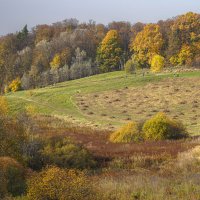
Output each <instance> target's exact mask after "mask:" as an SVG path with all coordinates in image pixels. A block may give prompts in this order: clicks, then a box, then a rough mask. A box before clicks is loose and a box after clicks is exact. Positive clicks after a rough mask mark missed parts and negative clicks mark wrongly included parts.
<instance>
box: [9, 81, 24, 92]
mask: <svg viewBox="0 0 200 200" xmlns="http://www.w3.org/2000/svg"><path fill="white" fill-rule="evenodd" d="M20 89H21V80H20V78H16V79H15V80H13V81H12V82H11V83H10V85H9V86H8V89H7V91H12V92H16V91H18V90H20Z"/></svg>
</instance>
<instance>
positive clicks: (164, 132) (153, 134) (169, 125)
mask: <svg viewBox="0 0 200 200" xmlns="http://www.w3.org/2000/svg"><path fill="white" fill-rule="evenodd" d="M142 130H143V134H144V139H145V140H165V139H179V138H182V137H186V136H187V132H186V130H185V128H184V127H183V125H182V124H181V123H180V122H178V121H176V120H172V119H170V118H169V117H168V116H166V115H165V114H164V113H158V114H156V115H155V116H153V117H152V118H151V119H149V120H147V121H146V122H145V123H144V125H143V128H142Z"/></svg>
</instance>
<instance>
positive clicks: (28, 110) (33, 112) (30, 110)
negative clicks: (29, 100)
mask: <svg viewBox="0 0 200 200" xmlns="http://www.w3.org/2000/svg"><path fill="white" fill-rule="evenodd" d="M25 110H26V113H27V114H28V115H30V116H34V115H36V113H37V108H36V107H35V106H33V105H27V106H26V107H25Z"/></svg>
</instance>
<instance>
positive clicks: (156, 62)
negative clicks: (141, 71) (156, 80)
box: [151, 55, 165, 72]
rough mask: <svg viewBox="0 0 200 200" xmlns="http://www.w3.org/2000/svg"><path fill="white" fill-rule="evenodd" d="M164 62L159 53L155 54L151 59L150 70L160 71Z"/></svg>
mask: <svg viewBox="0 0 200 200" xmlns="http://www.w3.org/2000/svg"><path fill="white" fill-rule="evenodd" d="M164 64H165V58H164V57H162V56H160V55H155V56H154V57H153V58H152V61H151V71H152V72H160V71H161V70H162V69H163V67H164Z"/></svg>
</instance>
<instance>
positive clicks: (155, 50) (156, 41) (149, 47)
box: [131, 24, 163, 65]
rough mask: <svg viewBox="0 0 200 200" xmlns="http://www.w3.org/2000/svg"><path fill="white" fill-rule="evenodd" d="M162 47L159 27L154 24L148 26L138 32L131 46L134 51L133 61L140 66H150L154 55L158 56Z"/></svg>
mask: <svg viewBox="0 0 200 200" xmlns="http://www.w3.org/2000/svg"><path fill="white" fill-rule="evenodd" d="M162 45H163V37H162V34H161V33H160V27H159V25H156V24H148V25H146V26H145V27H144V29H143V31H141V32H139V33H138V34H137V36H136V38H135V40H134V41H133V42H132V44H131V50H132V51H134V57H133V58H134V60H135V61H137V62H138V63H141V64H142V65H145V64H150V63H151V59H152V57H153V56H154V55H155V54H160V50H161V47H162Z"/></svg>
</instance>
